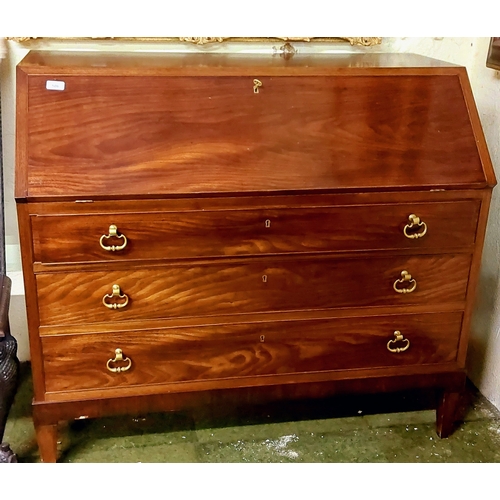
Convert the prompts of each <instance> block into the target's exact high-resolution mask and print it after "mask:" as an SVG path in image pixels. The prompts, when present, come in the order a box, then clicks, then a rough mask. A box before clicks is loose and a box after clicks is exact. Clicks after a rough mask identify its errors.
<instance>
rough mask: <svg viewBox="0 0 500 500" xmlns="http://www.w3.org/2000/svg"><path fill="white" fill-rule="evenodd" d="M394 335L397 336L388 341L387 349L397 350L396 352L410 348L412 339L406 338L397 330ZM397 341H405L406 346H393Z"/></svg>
mask: <svg viewBox="0 0 500 500" xmlns="http://www.w3.org/2000/svg"><path fill="white" fill-rule="evenodd" d="M394 337H396V338H394V339H392V340H389V342H387V349H388V350H389V351H391V352H396V353H400V352H405V351H407V350H408V348H409V347H410V341H409V340H408V339H405V338H404V337H403V335H402V334H401V332H400V331H395V332H394ZM396 342H405V346H404V347H391V346H392V345H393V344H395V343H396Z"/></svg>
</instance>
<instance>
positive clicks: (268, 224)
mask: <svg viewBox="0 0 500 500" xmlns="http://www.w3.org/2000/svg"><path fill="white" fill-rule="evenodd" d="M265 226H266V227H271V221H270V220H269V219H267V220H266V222H265Z"/></svg>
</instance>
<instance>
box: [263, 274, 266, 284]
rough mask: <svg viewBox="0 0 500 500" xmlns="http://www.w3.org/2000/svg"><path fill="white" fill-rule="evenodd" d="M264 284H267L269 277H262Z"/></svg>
mask: <svg viewBox="0 0 500 500" xmlns="http://www.w3.org/2000/svg"><path fill="white" fill-rule="evenodd" d="M262 282H263V283H267V275H265V274H264V276H262Z"/></svg>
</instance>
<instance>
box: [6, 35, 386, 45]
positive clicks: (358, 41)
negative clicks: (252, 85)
mask: <svg viewBox="0 0 500 500" xmlns="http://www.w3.org/2000/svg"><path fill="white" fill-rule="evenodd" d="M7 40H11V41H14V42H18V43H23V44H25V43H30V42H34V41H37V40H42V41H43V40H48V41H58V40H59V41H75V42H84V41H94V42H95V41H105V40H112V41H123V42H135V41H137V42H183V43H190V44H194V45H199V46H206V45H211V44H220V43H224V42H272V41H282V42H288V43H290V42H339V41H343V42H348V43H350V44H351V45H353V46H362V47H371V46H373V45H379V44H380V43H381V42H382V38H381V37H260V38H245V37H143V38H141V37H129V38H127V37H75V38H73V37H71V38H63V37H8V38H7Z"/></svg>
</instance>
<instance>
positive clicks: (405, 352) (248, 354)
mask: <svg viewBox="0 0 500 500" xmlns="http://www.w3.org/2000/svg"><path fill="white" fill-rule="evenodd" d="M461 323H462V314H461V313H444V314H415V315H391V316H375V317H361V318H337V319H331V318H329V319H324V318H323V319H313V320H310V319H308V320H295V321H275V322H268V323H264V322H255V323H231V324H223V325H205V326H196V327H181V328H166V329H163V330H151V331H140V332H123V333H113V334H109V333H106V334H99V333H90V334H81V335H58V336H55V335H54V336H47V337H43V338H42V349H43V358H44V368H45V383H46V391H47V392H62V391H75V390H76V391H78V390H88V389H104V388H120V387H131V386H136V385H151V384H170V383H176V382H186V381H208V380H213V381H216V380H217V379H219V380H220V379H230V378H239V377H252V376H260V375H283V374H293V373H305V372H321V371H331V370H345V369H356V368H357V369H359V368H375V367H391V366H409V365H421V364H433V363H451V362H453V361H454V360H455V359H456V355H457V349H458V341H459V336H460V327H461ZM395 331H400V332H401V336H402V337H400V339H399V340H397V338H396V335H395V333H394V332H395ZM118 349H120V350H121V351H122V355H121V358H122V359H120V354H119V352H118V353H117V350H118Z"/></svg>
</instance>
